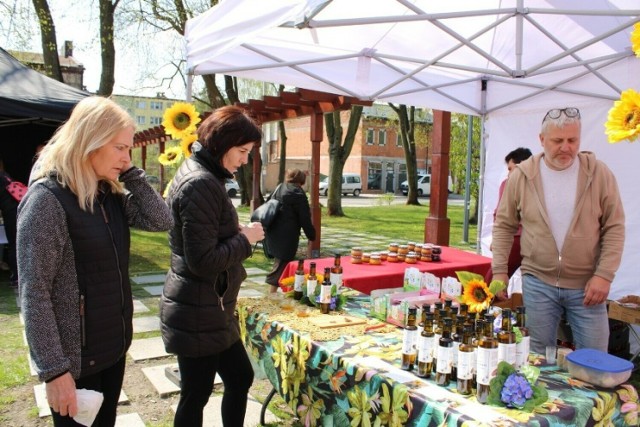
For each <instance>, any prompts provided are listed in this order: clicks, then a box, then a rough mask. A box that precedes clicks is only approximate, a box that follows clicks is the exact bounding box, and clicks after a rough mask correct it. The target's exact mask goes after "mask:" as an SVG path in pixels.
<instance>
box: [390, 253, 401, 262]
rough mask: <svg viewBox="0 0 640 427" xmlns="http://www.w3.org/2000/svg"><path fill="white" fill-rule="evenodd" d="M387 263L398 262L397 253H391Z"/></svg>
mask: <svg viewBox="0 0 640 427" xmlns="http://www.w3.org/2000/svg"><path fill="white" fill-rule="evenodd" d="M387 262H398V254H397V253H396V252H389V254H388V255H387Z"/></svg>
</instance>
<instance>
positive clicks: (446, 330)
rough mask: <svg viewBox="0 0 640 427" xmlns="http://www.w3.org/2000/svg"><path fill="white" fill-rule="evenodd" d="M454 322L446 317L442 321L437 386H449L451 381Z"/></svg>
mask: <svg viewBox="0 0 640 427" xmlns="http://www.w3.org/2000/svg"><path fill="white" fill-rule="evenodd" d="M452 323H453V320H452V319H451V318H450V317H445V318H444V320H443V321H442V336H441V337H440V341H439V342H438V358H437V362H436V363H437V366H436V384H438V385H441V386H444V387H446V386H448V385H449V381H450V380H451V364H452V362H453V339H452V338H451V326H452Z"/></svg>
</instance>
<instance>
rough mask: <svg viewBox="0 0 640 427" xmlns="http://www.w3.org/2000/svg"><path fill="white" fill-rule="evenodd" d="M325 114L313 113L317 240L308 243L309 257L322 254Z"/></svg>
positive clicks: (313, 214)
mask: <svg viewBox="0 0 640 427" xmlns="http://www.w3.org/2000/svg"><path fill="white" fill-rule="evenodd" d="M323 125H324V116H323V114H322V113H318V112H316V113H313V114H311V129H310V133H311V135H310V138H311V174H310V178H311V182H310V183H309V186H310V195H311V206H310V207H311V222H312V223H313V226H314V228H315V229H316V240H313V241H309V243H308V244H307V256H308V257H309V258H318V257H319V256H320V241H321V230H320V226H321V223H322V219H321V213H322V212H321V210H320V190H319V185H320V143H321V142H322V138H323V136H324V132H323V129H324V127H323Z"/></svg>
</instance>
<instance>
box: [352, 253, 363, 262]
mask: <svg viewBox="0 0 640 427" xmlns="http://www.w3.org/2000/svg"><path fill="white" fill-rule="evenodd" d="M351 264H362V257H361V256H357V255H356V256H353V255H351Z"/></svg>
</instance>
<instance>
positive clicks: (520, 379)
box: [487, 361, 549, 412]
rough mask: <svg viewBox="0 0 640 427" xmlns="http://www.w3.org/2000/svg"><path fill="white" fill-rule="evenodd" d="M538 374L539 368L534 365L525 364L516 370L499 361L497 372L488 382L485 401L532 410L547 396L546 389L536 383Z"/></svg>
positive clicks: (495, 404)
mask: <svg viewBox="0 0 640 427" xmlns="http://www.w3.org/2000/svg"><path fill="white" fill-rule="evenodd" d="M539 375H540V369H538V368H536V367H535V366H525V367H523V368H522V370H521V371H520V372H517V371H516V370H515V368H514V367H513V366H511V365H510V364H509V363H507V362H504V361H503V362H500V363H499V364H498V374H497V375H496V377H495V378H493V379H492V380H491V382H490V383H489V389H490V392H489V398H488V399H487V403H488V404H490V405H493V406H502V407H507V408H516V409H520V410H523V411H527V412H532V411H533V410H534V408H535V407H536V406H538V405H542V404H543V403H544V402H546V401H547V399H548V397H549V394H548V393H547V389H546V388H544V387H543V386H542V385H537V384H536V381H537V380H538V376H539Z"/></svg>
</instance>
